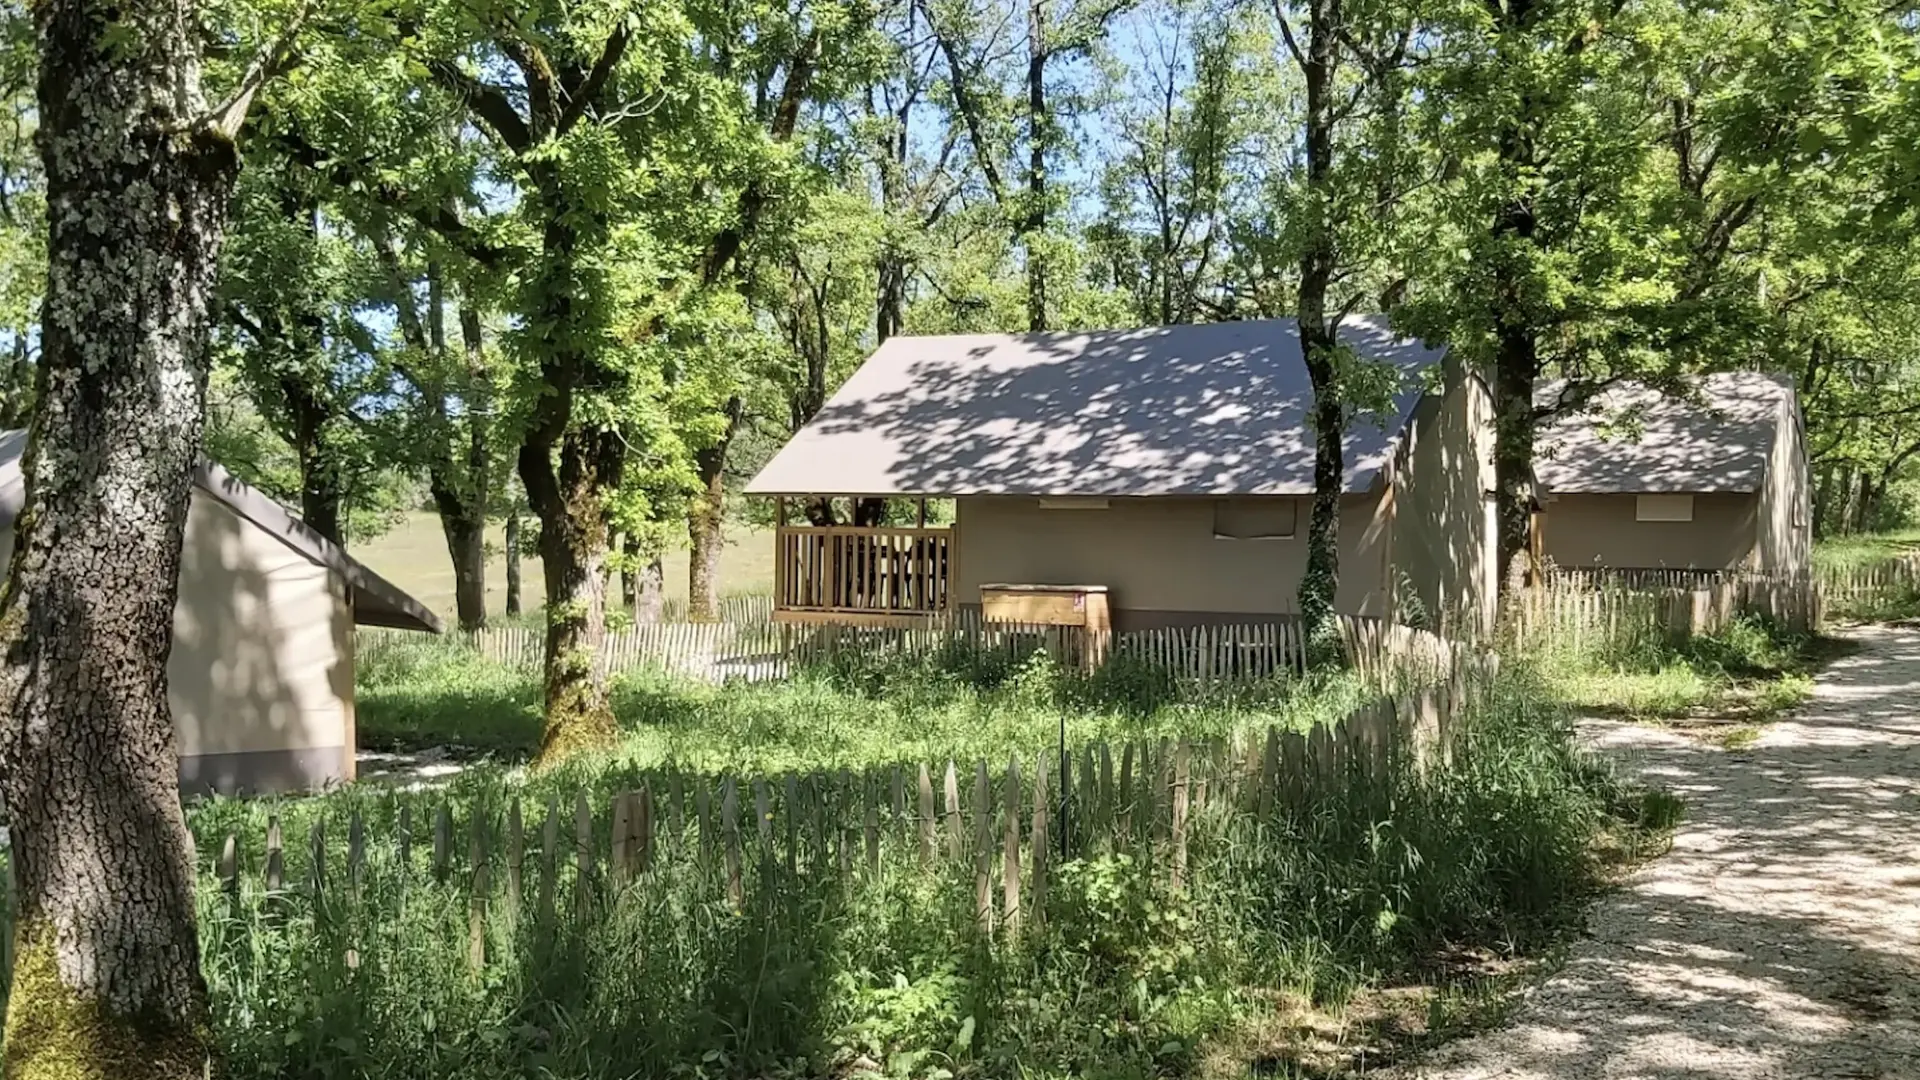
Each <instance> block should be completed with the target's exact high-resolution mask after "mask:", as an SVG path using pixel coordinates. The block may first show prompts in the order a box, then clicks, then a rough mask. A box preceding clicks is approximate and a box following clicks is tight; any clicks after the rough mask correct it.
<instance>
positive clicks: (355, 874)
mask: <svg viewBox="0 0 1920 1080" xmlns="http://www.w3.org/2000/svg"><path fill="white" fill-rule="evenodd" d="M366 876H367V827H366V824H365V823H364V822H362V821H361V820H360V808H359V807H357V806H356V807H354V808H353V812H352V813H351V814H349V815H348V817H347V888H348V890H350V891H351V892H352V894H353V899H354V900H355V901H356V902H357V901H358V900H359V899H360V885H361V882H362V881H363V880H364V879H365V878H366Z"/></svg>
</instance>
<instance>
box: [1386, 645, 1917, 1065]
mask: <svg viewBox="0 0 1920 1080" xmlns="http://www.w3.org/2000/svg"><path fill="white" fill-rule="evenodd" d="M1855 636H1857V637H1858V638H1859V640H1860V643H1861V645H1862V650H1861V651H1860V652H1859V653H1857V654H1855V655H1853V656H1850V657H1847V658H1845V659H1843V660H1840V661H1838V662H1837V663H1835V664H1834V665H1833V666H1832V667H1831V668H1829V669H1828V670H1827V671H1826V672H1824V673H1822V674H1821V675H1820V677H1819V679H1818V680H1817V684H1816V689H1815V692H1814V697H1813V699H1812V700H1811V701H1810V702H1809V703H1808V704H1807V705H1806V706H1805V707H1803V708H1802V709H1801V710H1799V712H1798V713H1796V714H1795V715H1794V716H1792V717H1790V718H1787V719H1783V720H1781V721H1778V722H1776V723H1775V724H1773V725H1771V726H1770V727H1768V728H1767V729H1766V732H1765V734H1764V735H1763V736H1762V738H1761V739H1760V741H1759V742H1758V743H1757V744H1755V745H1754V746H1753V747H1751V748H1749V749H1747V750H1742V751H1725V750H1720V749H1718V748H1715V747H1712V746H1707V745H1703V744H1701V743H1698V742H1694V741H1691V740H1688V739H1685V738H1683V737H1681V736H1678V735H1675V734H1673V733H1671V732H1664V731H1660V730H1657V729H1652V728H1645V727H1638V726H1631V725H1615V724H1608V725H1600V726H1596V727H1595V728H1594V729H1593V734H1594V736H1595V739H1596V741H1597V742H1598V743H1600V744H1601V745H1603V746H1605V747H1607V748H1608V749H1609V750H1610V751H1613V752H1615V753H1617V754H1618V755H1619V756H1620V757H1621V758H1622V759H1623V760H1624V761H1625V762H1627V763H1628V765H1629V766H1630V767H1634V768H1637V769H1638V770H1639V771H1640V772H1641V773H1642V774H1644V775H1645V776H1646V777H1647V778H1648V780H1649V781H1650V782H1651V783H1654V784H1657V785H1661V786H1665V787H1667V788H1670V789H1671V790H1673V791H1675V792H1676V793H1678V794H1680V795H1681V796H1682V797H1684V798H1685V799H1686V800H1687V811H1686V820H1685V821H1684V822H1682V824H1681V826H1680V830H1679V832H1678V834H1677V835H1676V837H1675V841H1674V849H1673V852H1672V853H1671V854H1669V855H1667V856H1666V857H1665V858H1662V859H1660V860H1658V861H1656V862H1654V863H1652V864H1650V865H1649V866H1647V867H1646V868H1644V869H1643V870H1641V871H1640V872H1639V873H1638V874H1637V875H1636V876H1635V877H1634V879H1633V880H1632V881H1631V882H1630V883H1629V884H1628V885H1627V887H1626V888H1624V889H1622V890H1621V891H1620V892H1619V893H1616V894H1614V895H1612V896H1610V897H1608V898H1607V899H1606V900H1604V901H1603V902H1602V903H1601V904H1600V906H1599V907H1598V908H1597V909H1596V910H1595V911H1594V913H1593V918H1592V922H1591V925H1590V928H1589V929H1590V932H1591V935H1592V936H1591V937H1590V938H1589V939H1586V940H1583V941H1581V942H1580V943H1579V944H1578V945H1576V946H1574V947H1573V949H1572V951H1571V954H1570V956H1569V957H1568V962H1567V964H1566V966H1565V967H1564V968H1563V969H1562V970H1560V971H1559V972H1558V973H1557V974H1555V975H1554V976H1553V977H1552V978H1551V979H1549V980H1547V981H1546V982H1545V983H1544V984H1542V985H1541V986H1540V987H1539V988H1538V989H1537V990H1535V991H1534V992H1533V993H1532V994H1531V995H1530V996H1529V998H1528V999H1527V1001H1526V1002H1525V1003H1524V1004H1523V1005H1521V1006H1520V1008H1519V1009H1518V1010H1517V1012H1516V1014H1515V1015H1514V1016H1513V1017H1512V1019H1511V1021H1510V1024H1509V1026H1507V1027H1505V1028H1502V1029H1500V1030H1498V1031H1492V1032H1488V1033H1486V1034H1483V1035H1479V1036H1476V1037H1473V1038H1470V1039H1466V1040H1463V1041H1461V1042H1458V1043H1454V1044H1451V1045H1449V1046H1446V1047H1443V1048H1441V1049H1440V1050H1439V1051H1437V1052H1436V1053H1435V1054H1433V1055H1431V1056H1429V1057H1428V1058H1427V1059H1426V1060H1425V1061H1423V1062H1421V1063H1419V1064H1417V1065H1415V1066H1413V1067H1411V1068H1409V1069H1407V1070H1405V1071H1403V1072H1401V1073H1400V1074H1399V1075H1401V1076H1405V1077H1410V1078H1411V1077H1420V1078H1425V1080H1482V1078H1492V1077H1500V1078H1502V1080H1587V1078H1594V1080H1626V1078H1660V1080H1669V1078H1671V1080H1679V1078H1686V1080H1763V1078H1764V1080H1774V1078H1784V1077H1796V1078H1797V1077H1821V1078H1831V1080H1920V628H1911V627H1907V628H1898V627H1863V628H1861V629H1859V630H1858V631H1857V632H1856V634H1855Z"/></svg>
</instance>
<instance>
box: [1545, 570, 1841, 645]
mask: <svg viewBox="0 0 1920 1080" xmlns="http://www.w3.org/2000/svg"><path fill="white" fill-rule="evenodd" d="M1509 611H1510V613H1511V614H1510V618H1511V619H1512V622H1513V625H1514V627H1515V628H1516V629H1517V631H1518V632H1519V633H1520V634H1521V635H1523V640H1524V639H1525V638H1534V637H1537V636H1540V635H1547V634H1569V635H1572V636H1574V637H1575V638H1576V639H1577V638H1579V637H1581V636H1585V635H1591V634H1592V633H1594V632H1596V630H1598V631H1602V632H1605V633H1607V634H1609V635H1614V636H1619V635H1622V634H1627V633H1632V632H1635V631H1636V630H1644V631H1645V632H1647V633H1649V634H1654V635H1658V636H1659V637H1661V638H1664V640H1666V641H1667V642H1669V643H1675V644H1677V643H1680V642H1684V641H1686V640H1689V639H1691V638H1694V637H1699V636H1702V635H1707V634H1713V633H1717V632H1719V631H1721V630H1723V629H1725V628H1726V627H1727V626H1728V625H1730V624H1731V623H1733V622H1734V621H1735V620H1737V619H1739V618H1741V617H1742V616H1759V617H1762V618H1765V619H1767V620H1769V621H1771V622H1773V623H1775V624H1777V625H1780V626H1784V627H1787V628H1789V629H1792V630H1796V631H1799V632H1801V633H1811V632H1813V631H1814V630H1817V629H1818V628H1819V626H1820V623H1821V619H1822V596H1821V591H1820V589H1819V588H1818V587H1817V586H1816V585H1815V583H1814V581H1813V579H1811V578H1810V577H1785V576H1770V575H1763V574H1746V573H1736V572H1709V573H1698V574H1696V573H1692V572H1685V571H1667V570H1659V571H1613V572H1606V573H1596V572H1594V571H1555V573H1554V575H1553V576H1552V577H1550V578H1549V579H1548V580H1547V582H1546V583H1545V584H1542V585H1537V586H1533V587H1531V588H1528V589H1526V590H1524V591H1523V592H1522V593H1520V594H1519V596H1518V597H1517V598H1515V599H1514V600H1513V601H1512V602H1511V603H1510V604H1509Z"/></svg>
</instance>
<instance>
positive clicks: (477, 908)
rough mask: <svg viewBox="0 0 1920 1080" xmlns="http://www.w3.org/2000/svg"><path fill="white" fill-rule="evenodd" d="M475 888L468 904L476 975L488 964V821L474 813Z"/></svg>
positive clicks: (470, 961) (470, 862)
mask: <svg viewBox="0 0 1920 1080" xmlns="http://www.w3.org/2000/svg"><path fill="white" fill-rule="evenodd" d="M467 866H468V867H469V868H470V869H471V870H472V872H473V887H472V891H471V893H470V894H469V897H468V900H467V966H468V967H469V968H471V969H472V970H473V971H474V972H475V973H476V974H477V973H478V972H479V971H480V970H481V969H482V968H484V967H486V964H487V885H488V883H487V817H486V815H485V814H483V813H481V812H480V811H479V810H478V809H475V810H474V812H473V839H472V842H471V844H470V846H469V848H468V852H467Z"/></svg>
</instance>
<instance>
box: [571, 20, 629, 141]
mask: <svg viewBox="0 0 1920 1080" xmlns="http://www.w3.org/2000/svg"><path fill="white" fill-rule="evenodd" d="M631 36H632V35H631V34H630V33H629V32H628V30H627V23H626V20H625V19H622V20H621V21H620V25H619V26H616V27H614V29H613V33H611V34H609V35H607V44H606V47H605V48H603V49H601V50H600V57H599V59H597V60H595V61H594V62H593V68H592V70H590V71H588V72H587V78H586V81H585V82H583V83H581V84H580V86H579V87H578V88H577V89H575V90H574V92H573V94H572V96H571V97H569V98H568V100H567V107H566V109H565V110H563V111H562V112H561V113H560V123H559V132H560V134H562V135H565V134H566V133H567V132H569V131H572V130H573V126H574V125H575V124H577V123H579V122H580V118H581V117H582V116H584V115H586V112H587V110H588V109H589V108H591V107H592V106H593V103H594V102H595V101H596V100H597V99H598V98H599V97H600V91H602V90H604V89H605V88H606V85H607V80H608V79H610V78H612V77H613V72H614V69H615V68H617V67H619V66H620V60H621V58H622V57H624V56H626V53H627V41H628V40H629V38H630V37H631Z"/></svg>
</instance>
